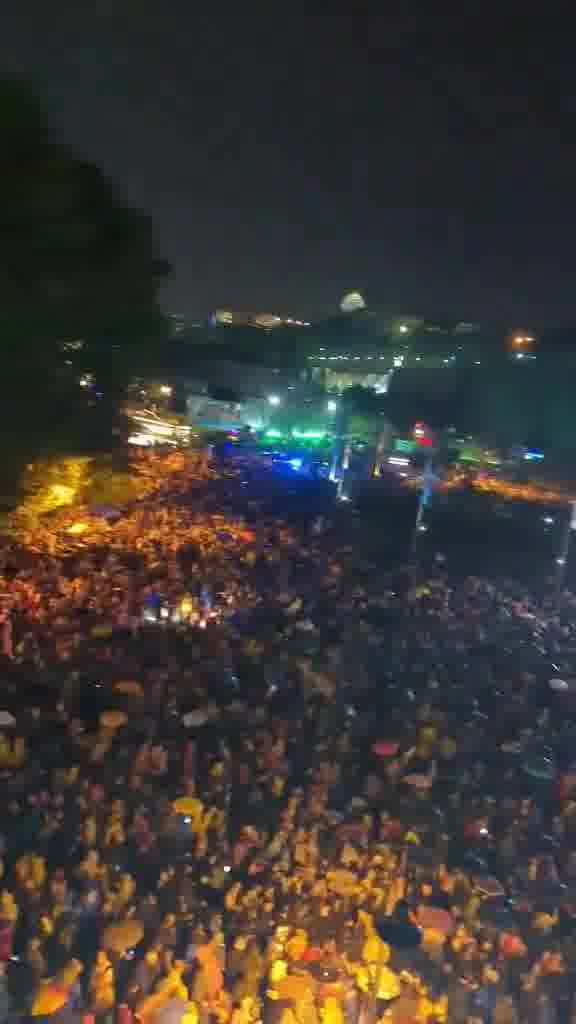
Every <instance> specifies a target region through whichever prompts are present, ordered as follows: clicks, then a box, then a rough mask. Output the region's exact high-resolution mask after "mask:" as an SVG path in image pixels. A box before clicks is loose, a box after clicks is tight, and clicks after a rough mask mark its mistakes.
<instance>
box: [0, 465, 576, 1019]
mask: <svg viewBox="0 0 576 1024" xmlns="http://www.w3.org/2000/svg"><path fill="white" fill-rule="evenodd" d="M215 476H216V474H215V473H214V472H213V471H210V472H202V473H198V464H197V463H196V465H195V470H194V472H193V473H191V471H190V468H189V467H187V465H186V461H185V460H183V461H182V462H181V464H179V467H178V469H177V471H175V472H171V473H170V475H169V477H168V478H167V482H166V484H165V485H164V486H163V487H161V488H160V489H159V490H156V492H155V493H153V494H150V495H149V496H148V498H146V499H144V500H142V501H140V502H138V503H137V504H136V505H135V507H133V508H132V509H130V510H124V511H123V512H122V514H121V515H116V514H114V513H111V514H110V515H108V516H104V517H102V516H99V517H98V516H97V517H95V519H94V520H90V519H89V517H88V518H86V517H87V516H88V513H87V511H86V510H82V512H81V514H80V512H79V511H78V510H74V511H70V512H68V513H66V514H65V515H64V516H63V517H61V518H60V519H57V520H52V521H51V522H50V524H49V525H44V526H43V527H42V528H38V529H37V532H36V533H35V534H34V538H31V537H29V538H27V544H25V545H22V544H16V543H12V544H10V543H8V542H6V544H5V546H4V549H3V550H2V552H1V555H0V557H1V564H2V571H1V575H0V587H1V590H0V598H1V604H2V616H3V620H4V621H3V627H2V628H3V641H2V649H3V656H2V670H3V679H4V683H3V687H4V698H5V700H4V703H3V704H2V703H0V728H1V729H2V730H3V732H2V735H0V771H2V781H3V787H2V799H3V814H2V819H1V825H0V835H1V839H0V850H1V856H2V863H1V867H0V870H1V874H2V877H1V881H0V887H1V891H0V968H1V975H0V1017H1V1018H2V1019H4V1020H9V1019H14V1018H18V1017H20V1016H27V1015H31V1016H34V1017H41V1018H50V1019H51V1020H56V1019H64V1018H66V1019H68V1018H69V1017H70V1016H71V1015H75V1014H79V1013H81V1012H91V1013H94V1014H96V1015H101V1016H102V1018H104V1017H106V1016H107V1015H109V1014H110V1013H111V1012H113V1011H116V1010H117V1008H118V1007H119V1006H122V1007H127V1008H128V1009H127V1010H123V1011H122V1012H123V1013H125V1014H130V1013H133V1014H134V1015H135V1016H136V1017H137V1019H138V1020H139V1021H140V1022H141V1024H169V1022H170V1024H172V1022H174V1024H176V1022H180V1021H182V1020H184V1019H185V1020H186V1024H197V1022H201V1024H256V1022H257V1021H264V1022H265V1024H376V1022H377V1021H381V1020H384V1021H386V1020H391V1021H394V1022H401V1021H402V1022H411V1021H417V1022H421V1024H427V1022H434V1021H436V1022H439V1024H443V1022H447V1021H455V1022H462V1024H465V1022H482V1024H504V1022H518V1024H520V1022H521V1021H524V1020H531V1021H532V1020H534V1021H538V1022H544V1021H546V1022H548V1021H550V1022H551V1024H554V1022H557V1024H568V1022H569V1021H571V1019H572V1016H573V1013H574V1009H575V1008H574V991H575V988H576V986H575V979H576V941H575V939H576V756H575V754H574V743H575V739H576V679H574V678H573V662H574V658H575V657H576V634H575V631H574V622H573V619H574V602H573V600H572V598H571V597H570V595H569V594H565V595H563V599H562V602H561V606H560V607H559V608H558V607H557V606H556V604H555V603H554V602H552V601H549V600H548V599H547V598H546V595H545V594H544V595H542V594H540V595H538V598H537V597H536V595H534V594H531V593H529V592H528V591H527V589H526V587H525V586H524V585H522V584H520V583H518V582H516V581H512V580H509V579H504V578H502V579H495V578H490V579H487V578H480V577H463V575H462V573H461V571H458V572H456V573H453V572H452V567H451V565H450V557H449V555H448V557H447V558H444V557H441V558H440V557H439V558H436V559H434V560H433V561H432V562H431V564H430V565H429V566H428V567H427V568H426V571H425V572H423V571H422V567H421V570H420V572H419V574H418V577H417V578H416V576H415V573H414V570H413V568H411V567H407V568H396V569H394V571H387V570H386V567H385V566H384V567H383V566H382V565H380V564H378V562H376V561H373V560H372V559H371V556H370V553H369V551H367V550H365V549H364V548H363V547H362V546H361V545H352V544H350V537H349V535H347V530H346V526H345V524H344V523H343V521H342V520H341V519H339V520H336V519H335V520H334V521H332V522H331V521H330V517H329V515H325V516H323V517H316V516H310V517H308V521H306V520H305V517H304V519H303V522H304V525H302V522H300V523H299V524H298V525H295V524H294V523H287V522H284V521H280V520H279V519H278V518H277V517H276V516H272V515H271V514H270V510H269V508H268V507H267V506H266V502H265V501H262V500H260V498H258V499H255V497H254V493H255V492H254V491H253V490H252V489H251V486H250V484H249V483H248V484H247V480H248V476H249V473H248V471H247V470H246V471H245V467H243V466H242V464H241V462H240V461H239V462H238V464H237V468H236V469H232V470H228V471H226V473H225V474H224V479H219V480H217V479H215ZM270 486H271V487H272V486H275V485H272V484H271V485H270ZM264 489H265V488H264ZM261 493H262V488H260V490H259V491H258V494H259V495H261ZM76 522H80V523H84V522H87V523H88V525H87V526H86V528H85V529H77V528H76V529H74V525H75V523H76ZM47 530H48V531H50V532H51V533H52V534H53V537H52V540H51V541H50V542H49V543H47V542H46V539H45V533H46V531H47ZM42 531H44V532H42ZM57 531H60V532H57ZM56 534H57V535H56ZM42 538H44V540H42ZM459 569H460V567H459ZM0 692H1V691H0ZM2 708H4V710H2Z"/></svg>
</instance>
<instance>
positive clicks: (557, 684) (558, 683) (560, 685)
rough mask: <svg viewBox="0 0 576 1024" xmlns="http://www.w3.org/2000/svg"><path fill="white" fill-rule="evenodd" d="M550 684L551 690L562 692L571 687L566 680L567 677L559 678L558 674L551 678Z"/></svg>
mask: <svg viewBox="0 0 576 1024" xmlns="http://www.w3.org/2000/svg"><path fill="white" fill-rule="evenodd" d="M548 686H549V687H550V689H551V690H556V691H558V692H562V691H565V690H569V689H570V686H569V684H568V683H567V682H566V680H565V679H559V678H558V676H554V678H553V679H550V680H549V682H548Z"/></svg>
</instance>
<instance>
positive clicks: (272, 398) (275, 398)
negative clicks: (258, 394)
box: [268, 395, 280, 405]
mask: <svg viewBox="0 0 576 1024" xmlns="http://www.w3.org/2000/svg"><path fill="white" fill-rule="evenodd" d="M268 403H269V405H280V396H279V395H268Z"/></svg>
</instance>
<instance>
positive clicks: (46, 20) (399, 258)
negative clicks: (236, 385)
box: [0, 0, 576, 326]
mask: <svg viewBox="0 0 576 1024" xmlns="http://www.w3.org/2000/svg"><path fill="white" fill-rule="evenodd" d="M191 8H192V5H191V4H186V5H184V4H182V5H180V4H179V3H177V2H175V0H167V2H165V3H159V2H158V0H154V2H152V0H139V2H133V3H132V2H124V0H94V2H93V3H90V4H88V3H81V2H80V3H78V4H73V3H70V2H66V3H62V2H60V0H51V2H49V3H46V2H45V0H36V2H35V3H33V2H32V0H22V2H20V3H18V5H17V8H16V10H15V13H13V12H12V11H11V12H10V14H8V12H4V14H3V18H2V30H1V33H0V67H1V68H3V69H5V70H13V71H18V72H21V73H25V74H29V75H30V77H31V78H33V79H34V80H35V82H36V83H37V85H38V88H39V91H40V93H41V95H42V97H43V98H44V100H45V102H46V103H47V105H48V106H49V108H50V110H51V112H52V114H53V118H54V123H55V128H56V130H57V131H58V132H59V133H60V135H61V137H63V138H64V139H65V140H66V141H69V142H71V143H74V144H75V145H76V146H77V147H78V148H79V149H81V150H82V151H83V152H84V153H86V154H87V155H88V156H90V157H91V158H93V159H95V160H97V161H98V162H99V163H101V164H102V166H103V167H104V168H105V170H106V171H107V173H109V174H110V175H111V176H113V177H114V178H115V179H116V180H117V181H118V182H119V183H120V184H121V186H122V187H123V189H124V191H125V193H126V194H127V196H128V197H129V199H130V200H131V201H132V202H133V203H136V204H138V205H141V206H142V207H144V208H145V209H146V210H147V211H148V212H149V213H150V214H151V215H152V217H153V218H154V221H155V224H156V228H157V233H158V237H159V242H160V248H161V254H162V256H164V257H165V258H167V259H168V260H170V261H171V262H172V264H173V265H174V278H173V280H172V281H171V283H170V284H169V285H168V286H167V288H166V289H165V291H164V295H163V299H164V303H165V305H166V306H167V308H169V309H171V310H174V311H177V312H182V313H184V314H186V315H196V316H202V315H205V314H206V313H207V312H208V311H209V310H210V309H211V308H214V307H215V306H228V307H232V308H237V309H241V310H260V309H262V310H265V311H271V312H279V313H292V314H293V315H296V316H298V315H300V316H306V317H314V316H320V315H325V314H330V313H331V312H333V311H334V310H335V308H336V306H337V303H338V300H339V298H340V296H341V294H342V293H343V292H344V291H345V290H349V289H351V288H361V289H363V290H364V291H365V294H366V297H367V299H368V304H369V305H371V306H373V307H375V308H382V309H385V310H389V311H391V312H397V313H405V314H410V313H413V314H418V313H424V314H428V315H435V314H436V315H447V316H450V315H454V316H458V317H461V316H462V317H470V318H475V319H476V318H477V319H484V320H503V321H506V322H507V323H510V324H511V325H516V324H518V325H520V324H522V325H527V326H533V325H539V324H561V323H564V322H576V315H575V277H576V274H575V265H576V256H575V253H576V231H575V228H576V212H575V198H574V196H575V191H576V189H575V185H576V129H575V125H576V121H575V113H576V111H575V107H576V77H575V73H574V71H573V68H572V52H571V48H570V47H571V38H572V35H571V30H570V28H569V25H568V22H566V23H562V22H560V23H558V22H553V19H552V18H551V17H550V18H549V17H547V16H546V15H544V16H542V17H541V18H540V19H538V18H535V19H534V20H530V18H529V17H526V16H524V17H522V18H518V19H513V20H510V21H507V20H503V21H501V22H499V21H498V20H494V19H488V18H486V17H483V18H478V19H477V18H476V16H475V15H470V14H466V15H465V16H464V15H463V16H462V17H461V19H460V20H458V19H457V20H456V21H455V22H454V21H453V20H450V21H443V19H442V17H428V16H423V17H415V18H409V17H408V16H401V15H381V16H377V15H374V16H363V15H356V16H345V15H318V16H314V15H303V16H294V17H289V16H279V17H271V16H270V15H268V16H266V17H260V16H252V15H250V14H249V15H238V16H225V17H222V18H217V17H215V16H196V15H194V14H191V13H189V11H190V10H191ZM272 9H273V7H272V5H271V6H270V10H272ZM550 22H552V25H550Z"/></svg>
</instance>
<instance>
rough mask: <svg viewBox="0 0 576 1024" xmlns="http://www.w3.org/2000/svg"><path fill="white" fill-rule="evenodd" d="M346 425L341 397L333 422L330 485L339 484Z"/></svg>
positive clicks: (346, 415) (345, 413)
mask: <svg viewBox="0 0 576 1024" xmlns="http://www.w3.org/2000/svg"><path fill="white" fill-rule="evenodd" d="M347 425H348V409H347V405H346V400H345V399H344V398H343V397H341V398H340V401H339V402H338V407H337V409H336V417H335V420H334V444H333V445H332V459H331V463H330V480H331V481H332V483H339V481H340V480H341V478H342V474H343V465H342V463H343V458H344V439H345V436H346V428H347Z"/></svg>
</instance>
